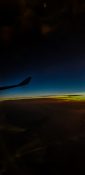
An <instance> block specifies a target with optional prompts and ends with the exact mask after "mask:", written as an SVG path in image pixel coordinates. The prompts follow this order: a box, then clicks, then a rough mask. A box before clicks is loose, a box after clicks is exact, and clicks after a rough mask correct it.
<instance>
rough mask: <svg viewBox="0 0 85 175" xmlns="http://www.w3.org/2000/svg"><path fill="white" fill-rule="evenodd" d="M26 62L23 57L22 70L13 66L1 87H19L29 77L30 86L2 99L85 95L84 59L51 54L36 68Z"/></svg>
mask: <svg viewBox="0 0 85 175" xmlns="http://www.w3.org/2000/svg"><path fill="white" fill-rule="evenodd" d="M44 57H45V56H44V55H43V58H44ZM49 57H50V59H49ZM68 58H70V59H68ZM26 59H27V58H26V57H25V65H24V66H22V64H21V65H20V63H18V64H14V66H13V67H12V68H10V69H9V71H8V72H7V73H6V72H5V74H6V78H5V76H4V77H3V81H1V83H0V85H10V84H15V83H19V82H20V81H22V80H23V79H24V78H26V77H27V76H29V75H31V76H32V80H31V82H30V84H29V85H27V86H25V87H21V88H15V89H9V90H5V91H3V92H0V96H1V97H6V96H7V97H13V96H16V97H18V96H37V95H40V96H41V95H56V94H58V93H76V92H84V91H85V61H84V55H78V56H76V58H75V55H73V56H69V55H63V54H60V55H59V54H56V55H53V56H52V54H51V55H48V56H47V57H46V59H45V58H44V59H42V60H41V61H40V62H39V63H38V64H36V61H34V62H30V64H28V61H27V62H26ZM63 59H64V60H63ZM56 60H58V61H56ZM16 65H17V68H16ZM8 68H9V66H8ZM15 68H16V69H15Z"/></svg>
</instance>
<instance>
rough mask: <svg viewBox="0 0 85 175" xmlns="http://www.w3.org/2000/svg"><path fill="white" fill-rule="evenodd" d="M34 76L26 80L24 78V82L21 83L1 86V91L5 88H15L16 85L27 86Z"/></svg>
mask: <svg viewBox="0 0 85 175" xmlns="http://www.w3.org/2000/svg"><path fill="white" fill-rule="evenodd" d="M31 79H32V77H31V76H29V77H28V78H26V79H25V80H23V81H22V82H20V83H19V84H15V85H10V86H1V87H0V91H1V90H5V89H11V88H15V87H22V86H25V85H27V84H29V83H30V81H31Z"/></svg>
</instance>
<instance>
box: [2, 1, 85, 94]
mask: <svg viewBox="0 0 85 175" xmlns="http://www.w3.org/2000/svg"><path fill="white" fill-rule="evenodd" d="M74 2H75V3H74ZM74 2H71V1H68V2H67V1H60V3H59V2H57V1H55V0H53V1H51V0H49V1H43V0H42V1H39V0H36V1H34V0H33V1H32V0H31V1H30V0H29V1H25V0H24V1H23V4H22V3H20V2H18V1H17V2H12V3H11V1H8V2H6V1H5V0H4V3H3V2H1V5H0V8H1V9H0V21H1V22H0V86H3V85H11V84H15V83H19V82H20V81H22V80H23V79H25V78H26V77H28V76H30V75H31V76H32V80H31V82H30V84H29V85H27V86H25V87H22V88H15V89H12V90H11V89H9V90H5V91H3V92H0V96H1V97H10V96H11V97H13V96H16V97H19V96H37V95H38V96H41V95H56V94H59V93H76V92H79V93H81V92H85V3H84V2H83V1H82V2H79V1H78V2H77V1H74Z"/></svg>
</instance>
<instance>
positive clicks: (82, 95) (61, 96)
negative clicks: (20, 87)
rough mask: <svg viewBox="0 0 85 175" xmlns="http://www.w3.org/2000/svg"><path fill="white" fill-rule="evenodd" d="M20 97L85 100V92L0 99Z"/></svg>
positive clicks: (10, 98) (27, 97)
mask: <svg viewBox="0 0 85 175" xmlns="http://www.w3.org/2000/svg"><path fill="white" fill-rule="evenodd" d="M21 99H55V100H61V101H85V93H80V94H76V93H75V94H59V95H48V96H46V95H42V96H37V95H36V96H14V97H1V98H0V101H6V100H21Z"/></svg>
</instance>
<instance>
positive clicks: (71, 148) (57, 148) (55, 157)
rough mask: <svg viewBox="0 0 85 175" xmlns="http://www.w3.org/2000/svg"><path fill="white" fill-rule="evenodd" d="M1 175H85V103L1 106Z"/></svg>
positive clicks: (21, 102) (45, 101)
mask: <svg viewBox="0 0 85 175" xmlns="http://www.w3.org/2000/svg"><path fill="white" fill-rule="evenodd" d="M0 139H1V140H0V172H1V174H24V175H25V174H28V175H40V174H41V175H43V174H56V175H61V174H64V173H65V174H69V175H70V174H85V102H84V101H83V102H82V101H63V100H56V99H35V100H33V99H31V100H17V101H16V100H15V101H3V102H0Z"/></svg>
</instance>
